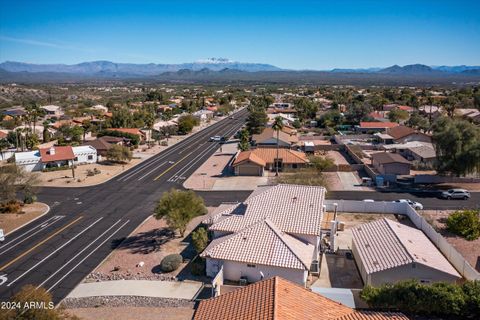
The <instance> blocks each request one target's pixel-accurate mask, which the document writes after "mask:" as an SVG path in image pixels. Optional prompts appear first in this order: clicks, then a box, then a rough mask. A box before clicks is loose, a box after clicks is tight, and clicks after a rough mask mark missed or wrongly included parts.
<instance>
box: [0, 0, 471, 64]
mask: <svg viewBox="0 0 480 320" xmlns="http://www.w3.org/2000/svg"><path fill="white" fill-rule="evenodd" d="M0 4H1V7H0V61H6V60H11V61H23V62H31V63H67V64H71V63H78V62H84V61H93V60H110V61H114V62H132V63H150V62H154V63H181V62H192V61H196V60H199V59H202V58H208V57H225V58H229V59H232V60H236V61H242V62H263V63H271V64H274V65H277V66H280V67H284V68H292V69H320V70H321V69H329V68H334V67H339V68H350V67H357V68H359V67H383V66H390V65H393V64H399V65H405V64H411V63H424V64H428V65H459V64H467V65H480V15H479V12H480V1H459V0H457V1H442V0H438V1H421V0H417V1H387V0H384V1H380V0H379V1H333V0H330V1H302V0H296V1H288V2H287V1H281V0H278V1H251V0H244V1H187V0H184V1H154V0H152V1H144V0H136V1H123V0H117V1H101V0H97V1H90V0H77V1H49V0H37V1H23V0H16V1H11V0H10V1H7V0H0Z"/></svg>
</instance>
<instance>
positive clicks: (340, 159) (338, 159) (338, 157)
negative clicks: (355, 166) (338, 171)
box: [327, 150, 348, 165]
mask: <svg viewBox="0 0 480 320" xmlns="http://www.w3.org/2000/svg"><path fill="white" fill-rule="evenodd" d="M327 157H329V158H331V159H332V160H333V161H334V163H335V164H337V165H340V164H343V165H346V164H348V161H347V159H345V157H344V156H343V155H342V154H341V153H340V152H338V151H333V150H331V151H327Z"/></svg>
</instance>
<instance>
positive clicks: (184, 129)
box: [178, 114, 199, 134]
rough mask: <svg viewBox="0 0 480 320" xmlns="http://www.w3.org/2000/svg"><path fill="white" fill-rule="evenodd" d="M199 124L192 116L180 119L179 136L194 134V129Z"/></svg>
mask: <svg viewBox="0 0 480 320" xmlns="http://www.w3.org/2000/svg"><path fill="white" fill-rule="evenodd" d="M198 124H199V121H198V119H197V118H195V117H194V116H192V115H191V114H189V115H186V116H181V117H180V118H179V119H178V133H179V134H187V133H190V132H192V130H193V128H194V127H195V126H196V125H198Z"/></svg>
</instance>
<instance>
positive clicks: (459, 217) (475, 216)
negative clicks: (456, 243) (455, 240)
mask: <svg viewBox="0 0 480 320" xmlns="http://www.w3.org/2000/svg"><path fill="white" fill-rule="evenodd" d="M447 229H448V230H449V231H451V232H453V233H455V234H456V235H459V236H461V237H464V238H465V239H467V240H469V241H472V240H476V239H478V237H480V212H479V211H478V210H462V211H455V212H454V213H453V214H451V215H450V216H449V217H448V218H447Z"/></svg>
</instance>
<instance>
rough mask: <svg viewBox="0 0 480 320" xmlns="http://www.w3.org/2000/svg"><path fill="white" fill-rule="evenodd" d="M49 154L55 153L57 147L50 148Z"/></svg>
mask: <svg viewBox="0 0 480 320" xmlns="http://www.w3.org/2000/svg"><path fill="white" fill-rule="evenodd" d="M48 154H50V155H54V154H55V147H50V150H48Z"/></svg>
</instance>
